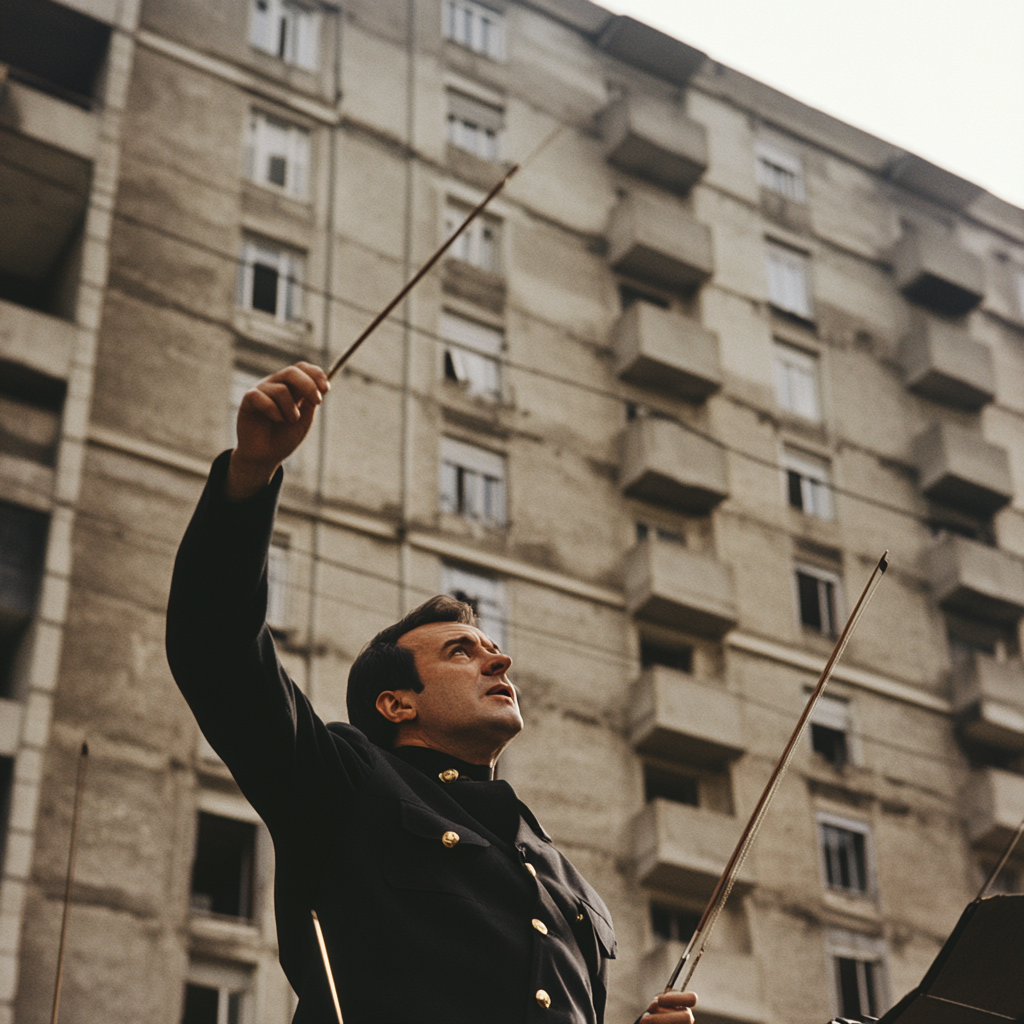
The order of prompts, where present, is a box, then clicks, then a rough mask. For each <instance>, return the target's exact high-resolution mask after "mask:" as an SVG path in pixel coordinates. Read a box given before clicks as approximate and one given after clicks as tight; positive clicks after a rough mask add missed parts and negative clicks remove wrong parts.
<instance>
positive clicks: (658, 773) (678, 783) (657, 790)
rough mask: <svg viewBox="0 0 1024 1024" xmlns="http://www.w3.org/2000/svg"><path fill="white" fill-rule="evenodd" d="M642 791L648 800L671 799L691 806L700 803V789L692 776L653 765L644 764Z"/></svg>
mask: <svg viewBox="0 0 1024 1024" xmlns="http://www.w3.org/2000/svg"><path fill="white" fill-rule="evenodd" d="M644 791H645V796H646V798H647V800H648V801H651V800H658V799H661V800H673V801H675V803H677V804H690V805H691V806H692V807H697V806H698V805H699V803H700V790H699V787H698V784H697V780H696V779H695V778H693V776H691V775H681V774H680V773H678V772H673V771H669V770H668V769H665V768H658V767H656V766H655V765H650V764H649V765H645V766H644Z"/></svg>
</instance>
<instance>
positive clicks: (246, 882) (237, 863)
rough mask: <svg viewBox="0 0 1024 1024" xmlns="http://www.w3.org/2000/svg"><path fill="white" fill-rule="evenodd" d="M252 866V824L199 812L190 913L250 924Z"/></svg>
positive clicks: (253, 852) (254, 848)
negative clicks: (248, 922)
mask: <svg viewBox="0 0 1024 1024" xmlns="http://www.w3.org/2000/svg"><path fill="white" fill-rule="evenodd" d="M255 864H256V823H255V822H251V821H241V820H239V819H237V818H227V817H223V816H222V815H219V814H211V813H210V812H208V811H200V812H199V820H198V826H197V829H196V848H195V860H194V861H193V863H192V889H191V893H192V895H191V907H192V910H193V912H194V913H197V914H215V915H217V916H220V917H231V918H235V919H236V920H240V921H251V920H252V918H253V904H254V891H255V887H254V871H255Z"/></svg>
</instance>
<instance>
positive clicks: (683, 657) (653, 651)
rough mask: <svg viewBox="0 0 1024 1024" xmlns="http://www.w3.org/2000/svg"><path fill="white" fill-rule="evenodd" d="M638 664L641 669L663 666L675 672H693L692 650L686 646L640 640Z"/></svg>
mask: <svg viewBox="0 0 1024 1024" xmlns="http://www.w3.org/2000/svg"><path fill="white" fill-rule="evenodd" d="M640 664H641V666H642V667H643V668H651V666H653V665H664V666H665V667H666V668H674V669H675V670H676V671H677V672H692V671H693V648H692V647H690V646H688V645H687V644H665V643H658V642H657V641H655V640H648V639H647V638H646V637H641V638H640Z"/></svg>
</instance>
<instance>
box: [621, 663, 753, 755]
mask: <svg viewBox="0 0 1024 1024" xmlns="http://www.w3.org/2000/svg"><path fill="white" fill-rule="evenodd" d="M629 718H630V721H629V724H630V740H631V742H632V744H633V746H634V747H635V748H636V750H637V751H638V752H639V753H641V754H647V755H648V756H650V757H658V758H662V759H664V760H667V761H682V762H686V763H689V764H699V765H716V766H717V765H721V764H723V763H724V762H727V761H732V760H735V759H736V758H737V757H739V756H740V754H742V753H743V750H744V747H743V728H742V723H741V719H740V706H739V700H738V699H737V697H736V696H735V694H732V693H729V692H728V691H726V690H722V689H720V688H718V687H713V686H703V685H701V684H700V683H699V682H697V681H696V680H694V679H692V678H690V677H689V676H687V675H686V674H685V673H683V672H679V671H676V670H675V669H671V668H665V667H663V666H661V665H654V666H652V667H651V668H648V669H645V670H644V672H643V674H642V675H641V676H640V678H639V679H638V680H637V682H636V684H635V685H634V686H633V691H632V699H631V701H630V716H629Z"/></svg>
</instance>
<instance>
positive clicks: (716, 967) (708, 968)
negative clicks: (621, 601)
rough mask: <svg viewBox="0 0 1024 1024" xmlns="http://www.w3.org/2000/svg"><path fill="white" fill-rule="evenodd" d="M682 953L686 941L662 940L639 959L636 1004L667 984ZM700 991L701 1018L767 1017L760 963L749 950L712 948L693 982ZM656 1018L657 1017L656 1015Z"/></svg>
mask: <svg viewBox="0 0 1024 1024" xmlns="http://www.w3.org/2000/svg"><path fill="white" fill-rule="evenodd" d="M682 955H683V943H681V942H661V943H659V944H658V945H657V946H656V947H655V948H654V949H652V950H651V951H650V952H649V953H648V954H647V955H646V956H644V958H643V959H642V960H641V962H640V985H641V989H640V996H639V999H638V1002H637V1005H646V1002H645V1000H648V999H650V998H651V996H652V995H653V994H654V993H655V992H660V991H661V990H662V989H664V987H665V982H666V981H668V979H669V976H670V975H671V973H672V971H673V970H674V969H675V966H676V964H677V963H678V962H679V958H680V957H681V956H682ZM694 984H695V986H696V988H697V989H698V990H699V991H700V1020H701V1021H702V1022H704V1021H709V1022H713V1024H719V1022H721V1024H725V1022H750V1024H759V1022H761V1021H766V1020H768V1011H767V1010H766V1008H765V1005H764V997H763V995H762V982H761V967H760V964H759V963H758V961H757V960H756V959H755V958H754V957H753V956H751V955H750V954H749V953H735V952H732V951H731V950H725V949H715V948H713V947H712V948H711V949H709V950H708V951H707V952H706V953H705V954H704V956H703V957H702V958H701V961H700V974H699V975H697V976H696V978H695V982H694ZM653 1019H655V1020H656V1019H657V1018H653Z"/></svg>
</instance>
